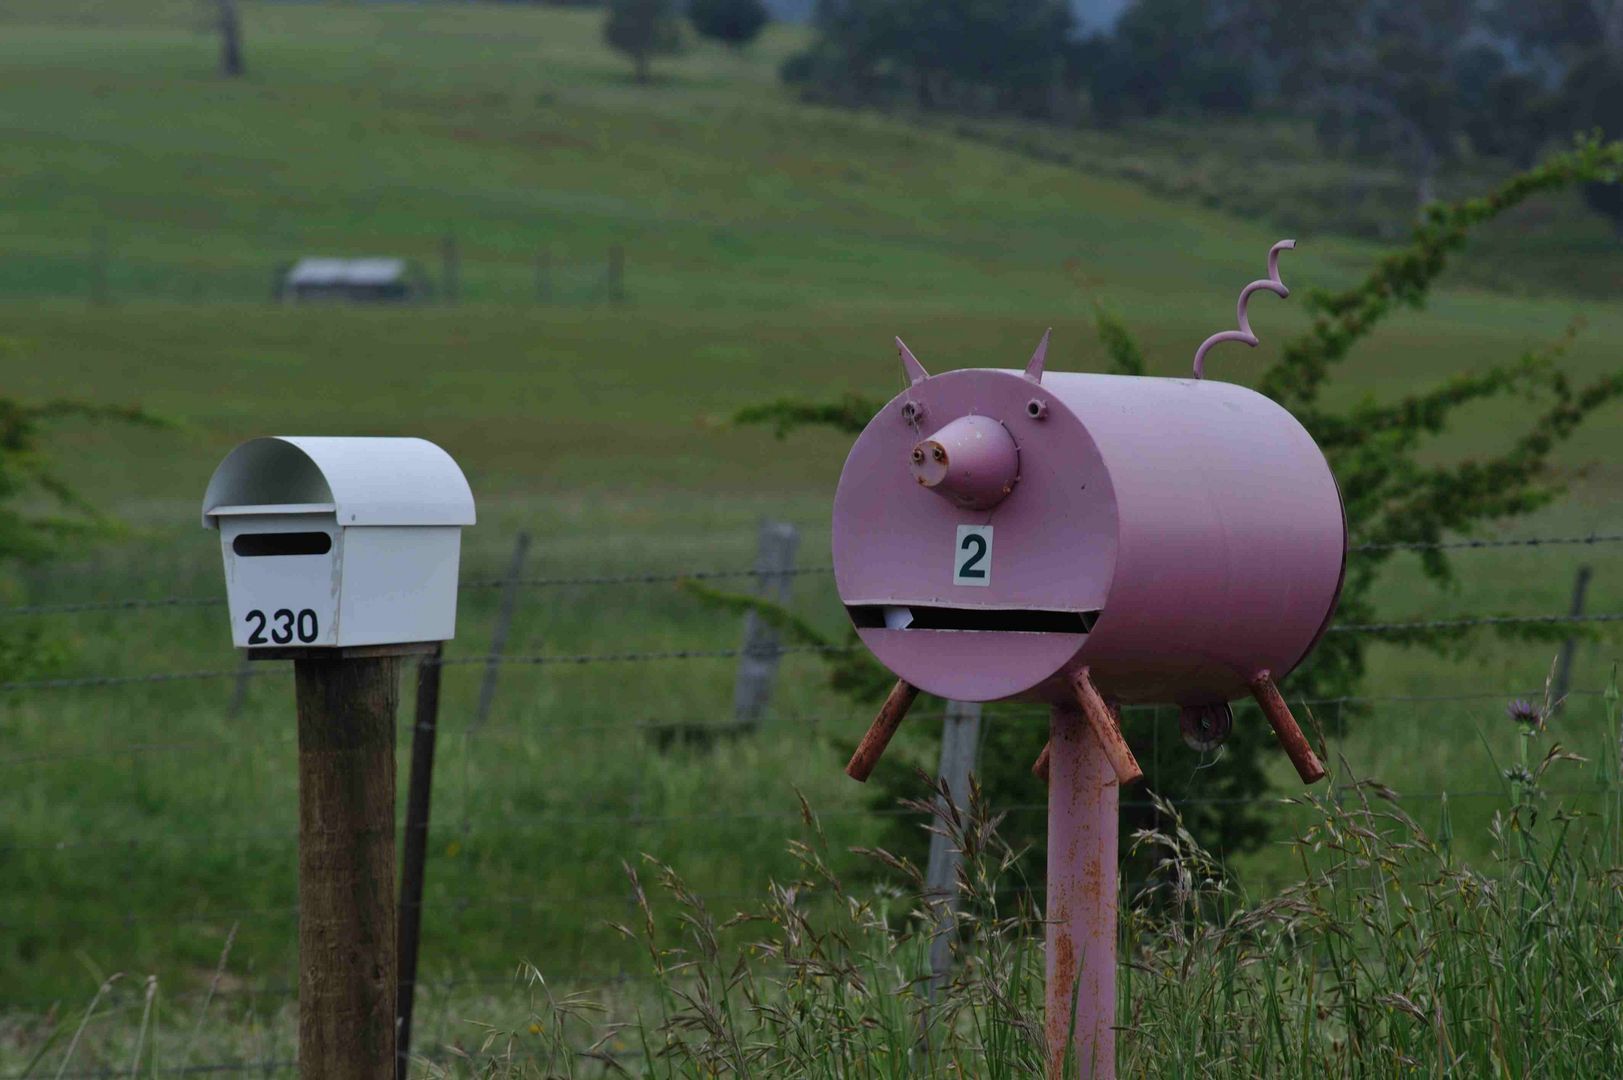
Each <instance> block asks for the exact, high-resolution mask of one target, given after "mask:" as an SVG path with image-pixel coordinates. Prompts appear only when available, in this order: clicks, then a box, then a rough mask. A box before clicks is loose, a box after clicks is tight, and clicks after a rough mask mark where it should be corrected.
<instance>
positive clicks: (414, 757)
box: [395, 643, 445, 1080]
mask: <svg viewBox="0 0 1623 1080" xmlns="http://www.w3.org/2000/svg"><path fill="white" fill-rule="evenodd" d="M444 654H445V646H444V644H443V643H440V644H436V645H435V647H434V651H433V652H432V653H430V654H429V655H427V656H425V657H423V658H422V660H421V661H419V662H418V665H417V713H416V719H415V722H414V723H413V724H412V729H411V782H410V784H409V786H408V787H407V789H406V829H405V833H404V844H405V850H404V851H403V852H402V859H401V868H400V936H399V948H398V952H399V961H400V978H399V980H398V985H397V989H396V994H395V1039H396V1050H395V1080H406V1073H407V1071H408V1068H409V1066H410V1064H411V1014H412V1007H413V1005H414V1004H415V1002H416V999H417V952H418V946H419V944H420V943H421V940H422V930H423V879H424V875H425V870H426V867H427V862H428V808H429V799H430V796H431V795H432V794H433V787H434V739H435V736H436V734H437V733H438V730H439V718H440V670H441V669H440V659H441V657H442V656H444Z"/></svg>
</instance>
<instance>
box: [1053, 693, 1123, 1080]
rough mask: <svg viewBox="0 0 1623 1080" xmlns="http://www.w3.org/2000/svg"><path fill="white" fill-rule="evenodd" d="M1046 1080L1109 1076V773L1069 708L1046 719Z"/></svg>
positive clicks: (1112, 890) (1113, 785) (1112, 960)
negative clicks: (1047, 728) (1047, 782)
mask: <svg viewBox="0 0 1623 1080" xmlns="http://www.w3.org/2000/svg"><path fill="white" fill-rule="evenodd" d="M1048 763H1049V784H1048V907H1047V911H1046V914H1047V924H1048V934H1047V945H1048V957H1047V975H1048V978H1047V1008H1046V1017H1045V1027H1046V1032H1047V1038H1048V1078H1049V1080H1060V1078H1062V1077H1067V1078H1068V1077H1081V1078H1086V1080H1114V1078H1115V1075H1116V1032H1115V1027H1114V1025H1115V1020H1116V832H1117V827H1118V820H1117V795H1118V793H1119V792H1120V785H1119V783H1118V782H1117V780H1116V773H1115V770H1114V769H1112V768H1111V764H1110V759H1109V757H1108V756H1107V755H1106V754H1105V751H1104V748H1103V747H1102V746H1101V745H1100V742H1099V740H1098V739H1096V738H1094V736H1093V734H1092V732H1091V731H1090V730H1089V729H1088V726H1087V724H1086V723H1085V722H1084V721H1083V719H1082V716H1081V715H1080V713H1079V712H1078V711H1077V710H1074V709H1069V708H1059V707H1056V708H1055V709H1054V711H1053V714H1052V716H1051V718H1050V720H1049V744H1048Z"/></svg>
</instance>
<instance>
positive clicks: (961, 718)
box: [924, 701, 981, 998]
mask: <svg viewBox="0 0 1623 1080" xmlns="http://www.w3.org/2000/svg"><path fill="white" fill-rule="evenodd" d="M980 741H981V707H980V704H979V703H978V702H966V701H949V702H947V714H946V717H945V718H944V719H943V721H942V727H941V769H940V773H939V775H940V778H941V780H942V781H943V782H945V783H946V785H947V793H948V794H949V795H951V797H952V805H953V807H954V808H955V809H956V814H957V817H959V818H960V819H962V817H963V815H964V814H965V813H966V812H967V811H968V809H969V776H970V774H971V773H972V772H974V771H975V758H976V754H977V753H978V751H979V749H980ZM936 803H937V806H936V827H937V828H938V829H940V828H943V827H944V825H945V821H946V820H947V819H948V817H949V814H948V811H947V807H946V806H945V805H943V804H942V802H941V799H940V798H939V797H937V799H936ZM962 861H963V852H961V851H959V850H958V847H957V845H956V844H955V843H954V842H953V841H952V840H951V839H950V838H948V837H946V836H943V835H942V834H941V833H940V832H934V833H931V834H930V862H929V865H928V867H927V868H926V870H925V874H924V889H925V893H926V895H927V896H928V897H929V898H930V900H931V902H932V903H934V904H936V905H937V909H936V910H937V914H936V931H935V937H933V938H932V939H931V940H930V996H931V997H932V998H933V997H935V995H936V994H937V993H939V992H940V990H941V987H942V986H944V985H945V984H946V981H947V974H948V973H949V972H950V971H951V970H952V939H953V934H954V931H955V929H956V924H957V915H958V867H959V865H960V864H961V863H962Z"/></svg>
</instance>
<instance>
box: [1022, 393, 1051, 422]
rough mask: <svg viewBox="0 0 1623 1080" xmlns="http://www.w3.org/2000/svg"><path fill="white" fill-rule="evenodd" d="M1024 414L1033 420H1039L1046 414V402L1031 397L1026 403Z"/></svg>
mask: <svg viewBox="0 0 1623 1080" xmlns="http://www.w3.org/2000/svg"><path fill="white" fill-rule="evenodd" d="M1026 415H1027V416H1029V417H1031V418H1032V419H1033V420H1041V419H1043V418H1045V417H1046V416H1047V415H1048V402H1046V401H1043V400H1042V399H1040V398H1032V399H1031V400H1030V401H1029V402H1027V403H1026Z"/></svg>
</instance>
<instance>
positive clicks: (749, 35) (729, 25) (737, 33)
mask: <svg viewBox="0 0 1623 1080" xmlns="http://www.w3.org/2000/svg"><path fill="white" fill-rule="evenodd" d="M688 21H689V22H691V23H692V24H693V29H695V30H697V31H698V32H699V33H700V34H701V35H703V36H704V37H707V38H710V39H711V40H712V41H719V42H721V43H722V44H723V45H726V46H728V47H729V48H733V49H742V48H743V47H744V46H745V45H748V44H749V43H750V42H752V41H754V40H755V39H756V38H757V37H759V36H760V34H761V30H762V28H763V27H765V26H766V21H767V11H766V4H765V3H764V2H763V0H690V2H689V4H688Z"/></svg>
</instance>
